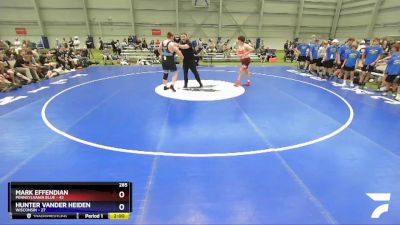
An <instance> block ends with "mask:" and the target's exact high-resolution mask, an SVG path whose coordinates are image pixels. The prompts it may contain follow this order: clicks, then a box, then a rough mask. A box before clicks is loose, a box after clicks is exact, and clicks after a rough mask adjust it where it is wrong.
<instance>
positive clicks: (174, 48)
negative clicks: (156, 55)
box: [170, 44, 184, 59]
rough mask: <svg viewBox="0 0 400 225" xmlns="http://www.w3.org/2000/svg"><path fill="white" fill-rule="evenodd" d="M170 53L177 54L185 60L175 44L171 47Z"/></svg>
mask: <svg viewBox="0 0 400 225" xmlns="http://www.w3.org/2000/svg"><path fill="white" fill-rule="evenodd" d="M170 48H171V49H170V51H171V52H175V53H176V54H177V55H178V56H179V57H181V58H182V59H183V58H184V56H183V54H182V52H181V51H180V50H179V48H178V45H176V44H174V45H170Z"/></svg>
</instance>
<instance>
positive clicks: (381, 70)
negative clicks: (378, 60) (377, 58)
mask: <svg viewBox="0 0 400 225" xmlns="http://www.w3.org/2000/svg"><path fill="white" fill-rule="evenodd" d="M386 66H387V65H386V64H384V65H379V66H377V67H376V68H375V71H374V72H372V73H371V75H372V76H374V77H375V78H379V77H383V75H384V73H385V71H386ZM356 72H359V73H361V72H362V71H361V69H356Z"/></svg>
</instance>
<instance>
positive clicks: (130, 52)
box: [121, 46, 154, 62]
mask: <svg viewBox="0 0 400 225" xmlns="http://www.w3.org/2000/svg"><path fill="white" fill-rule="evenodd" d="M121 56H122V58H123V59H125V60H127V61H129V62H137V61H139V60H140V59H142V60H148V61H152V62H153V60H154V53H153V52H152V51H150V50H148V49H145V50H138V49H135V47H133V46H127V47H125V48H124V49H123V50H122V52H121Z"/></svg>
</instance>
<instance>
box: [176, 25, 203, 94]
mask: <svg viewBox="0 0 400 225" xmlns="http://www.w3.org/2000/svg"><path fill="white" fill-rule="evenodd" d="M179 48H180V49H181V52H182V54H183V56H184V58H183V75H184V79H185V86H184V87H183V88H187V85H188V81H189V78H188V73H189V69H190V70H191V71H192V73H193V74H194V77H195V78H196V80H197V82H199V85H200V88H202V87H203V84H202V83H201V79H200V75H199V72H198V71H197V69H196V62H195V60H194V52H193V46H192V43H191V42H190V41H189V39H188V35H187V34H186V33H182V34H181V43H180V45H179Z"/></svg>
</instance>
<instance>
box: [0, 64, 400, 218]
mask: <svg viewBox="0 0 400 225" xmlns="http://www.w3.org/2000/svg"><path fill="white" fill-rule="evenodd" d="M160 70H161V68H160V67H120V66H115V67H96V66H95V67H90V68H88V69H85V70H81V71H76V72H73V73H70V74H67V75H64V76H60V77H57V78H55V79H51V80H47V81H42V82H40V83H36V84H33V85H29V86H25V87H23V88H21V89H19V90H17V91H14V92H10V93H6V94H4V93H0V125H1V126H0V129H1V132H0V146H1V147H0V154H1V157H0V199H2V200H1V204H0V224H2V225H3V224H37V225H39V224H40V225H45V224H364V225H365V224H400V102H396V101H394V100H392V99H391V98H389V97H382V96H380V95H379V94H377V93H375V92H373V91H359V90H353V89H350V88H342V87H338V86H337V85H335V84H332V83H329V82H327V81H322V80H319V79H317V78H310V77H309V76H307V75H305V74H302V73H299V72H297V71H295V70H293V69H292V68H291V67H255V66H253V67H251V72H252V84H251V86H250V87H234V86H233V83H234V81H235V79H236V77H237V71H238V67H199V72H200V75H201V77H202V79H203V80H204V84H205V87H204V88H202V89H199V88H197V83H196V82H195V81H192V80H191V81H190V83H189V88H188V89H183V84H182V82H181V81H179V82H178V83H177V84H176V87H177V89H178V90H177V92H176V93H173V92H172V91H171V90H167V91H164V90H163V89H162V86H159V85H160V84H161V78H162V72H161V71H160ZM180 73H181V69H180ZM190 76H192V75H191V74H190ZM182 77H183V75H182V74H180V79H182ZM11 181H14V182H17V181H32V182H33V181H44V182H46V181H48V182H58V181H60V182H61V181H62V182H72V181H75V182H81V181H85V182H86V181H130V182H132V183H133V197H132V199H133V212H132V214H131V217H130V219H129V220H126V221H117V222H116V221H110V220H105V221H103V220H101V221H100V220H98V221H97V220H96V221H86V220H62V221H61V220H58V221H57V220H12V219H10V216H9V213H8V212H7V201H6V199H7V195H8V192H7V185H8V182H11ZM382 196H383V197H382ZM387 197H389V199H387ZM382 199H384V200H382ZM381 205H384V206H382V207H381ZM379 207H380V209H378V208H379ZM376 209H377V210H376ZM386 211H387V212H386ZM379 212H380V213H379ZM374 213H375V214H374Z"/></svg>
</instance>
